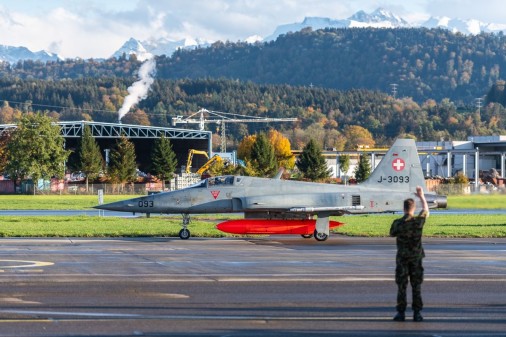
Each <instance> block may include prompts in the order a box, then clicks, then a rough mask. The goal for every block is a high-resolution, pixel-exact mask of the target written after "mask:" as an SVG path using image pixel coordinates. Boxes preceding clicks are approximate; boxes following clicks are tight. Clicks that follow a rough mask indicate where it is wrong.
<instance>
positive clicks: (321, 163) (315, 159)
mask: <svg viewBox="0 0 506 337" xmlns="http://www.w3.org/2000/svg"><path fill="white" fill-rule="evenodd" d="M295 165H297V168H298V169H299V171H300V172H301V174H302V176H303V177H304V178H306V179H309V180H311V181H317V180H323V179H325V178H328V177H329V176H330V169H329V167H328V166H327V162H326V161H325V158H324V157H323V154H322V150H321V148H320V147H319V146H318V144H317V143H316V141H315V140H314V139H311V140H309V142H308V143H307V144H306V146H304V149H303V150H302V153H301V154H300V156H299V158H297V162H296V163H295Z"/></svg>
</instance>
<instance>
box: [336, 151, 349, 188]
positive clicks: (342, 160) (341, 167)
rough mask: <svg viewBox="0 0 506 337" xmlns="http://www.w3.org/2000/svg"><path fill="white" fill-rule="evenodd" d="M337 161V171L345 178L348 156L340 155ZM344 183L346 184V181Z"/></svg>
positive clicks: (347, 168)
mask: <svg viewBox="0 0 506 337" xmlns="http://www.w3.org/2000/svg"><path fill="white" fill-rule="evenodd" d="M338 161H339V170H341V173H342V174H343V175H344V176H345V177H346V176H347V175H348V170H349V169H350V156H348V155H341V156H339V159H338ZM345 179H346V178H345ZM344 183H345V184H346V181H345V182H344Z"/></svg>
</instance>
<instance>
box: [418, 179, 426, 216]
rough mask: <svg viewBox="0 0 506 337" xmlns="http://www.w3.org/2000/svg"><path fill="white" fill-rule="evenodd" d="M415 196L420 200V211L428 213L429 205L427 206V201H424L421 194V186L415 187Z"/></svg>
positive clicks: (423, 195) (423, 196)
mask: <svg viewBox="0 0 506 337" xmlns="http://www.w3.org/2000/svg"><path fill="white" fill-rule="evenodd" d="M416 196H417V197H418V198H419V199H420V201H421V202H422V209H423V210H424V211H425V212H427V214H428V213H429V205H428V204H427V200H425V194H424V193H423V188H422V187H421V186H417V187H416Z"/></svg>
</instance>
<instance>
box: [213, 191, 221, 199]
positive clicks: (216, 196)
mask: <svg viewBox="0 0 506 337" xmlns="http://www.w3.org/2000/svg"><path fill="white" fill-rule="evenodd" d="M211 194H212V195H213V198H214V199H216V198H218V196H219V195H220V191H211Z"/></svg>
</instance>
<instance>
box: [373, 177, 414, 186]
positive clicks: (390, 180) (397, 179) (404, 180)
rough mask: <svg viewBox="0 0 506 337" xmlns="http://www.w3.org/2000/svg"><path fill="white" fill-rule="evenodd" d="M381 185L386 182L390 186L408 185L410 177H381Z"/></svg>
mask: <svg viewBox="0 0 506 337" xmlns="http://www.w3.org/2000/svg"><path fill="white" fill-rule="evenodd" d="M378 182H379V183H382V182H386V183H389V184H407V183H409V176H386V177H380V179H379V180H378Z"/></svg>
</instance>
